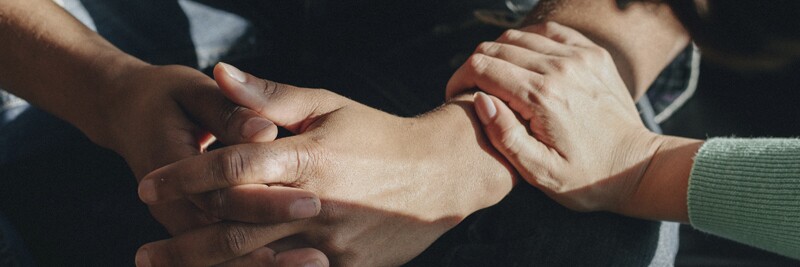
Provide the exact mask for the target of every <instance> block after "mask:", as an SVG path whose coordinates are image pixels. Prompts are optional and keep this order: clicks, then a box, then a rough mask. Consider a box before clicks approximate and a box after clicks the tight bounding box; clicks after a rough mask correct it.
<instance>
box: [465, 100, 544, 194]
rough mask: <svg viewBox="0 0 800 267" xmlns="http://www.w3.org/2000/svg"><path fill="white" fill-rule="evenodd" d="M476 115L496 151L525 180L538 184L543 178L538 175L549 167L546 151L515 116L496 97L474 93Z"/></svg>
mask: <svg viewBox="0 0 800 267" xmlns="http://www.w3.org/2000/svg"><path fill="white" fill-rule="evenodd" d="M475 112H476V113H477V114H478V119H479V120H480V121H481V123H482V124H483V126H484V130H485V132H486V136H487V137H488V138H489V141H490V142H491V143H492V145H493V146H494V147H495V149H497V151H498V152H500V154H503V156H504V157H505V158H506V159H508V161H509V162H511V164H512V165H514V168H515V169H517V171H519V172H520V174H521V175H522V176H523V177H524V178H525V180H527V181H528V182H529V183H532V184H534V185H537V184H539V181H538V180H537V178H538V177H542V175H541V174H540V172H541V171H543V170H548V169H547V168H545V167H549V164H547V163H548V159H549V157H551V156H550V155H549V153H550V150H549V148H548V147H547V146H546V145H544V144H543V143H542V142H540V141H539V140H537V139H536V138H534V137H532V136H530V134H529V133H528V130H527V128H526V126H525V125H524V124H523V123H522V122H520V121H519V119H517V117H516V116H514V112H512V111H511V109H509V108H508V106H506V104H505V103H503V101H501V100H500V99H497V98H496V97H491V96H488V95H486V94H484V93H480V92H478V93H476V94H475Z"/></svg>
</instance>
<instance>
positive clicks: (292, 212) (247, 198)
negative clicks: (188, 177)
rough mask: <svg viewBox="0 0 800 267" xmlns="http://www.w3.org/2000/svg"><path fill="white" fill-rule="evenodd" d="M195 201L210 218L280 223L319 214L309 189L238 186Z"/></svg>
mask: <svg viewBox="0 0 800 267" xmlns="http://www.w3.org/2000/svg"><path fill="white" fill-rule="evenodd" d="M195 204H197V205H198V207H200V208H201V209H203V210H205V211H206V212H207V213H209V214H210V215H211V216H213V217H214V218H219V219H223V220H230V221H237V222H248V223H283V222H289V221H293V220H298V219H305V218H310V217H314V216H316V215H317V214H319V211H320V207H321V204H320V200H319V198H317V196H316V195H314V194H313V193H311V192H308V191H305V190H301V189H296V188H290V187H281V186H267V185H241V186H235V187H231V188H226V189H222V190H217V191H213V192H209V193H205V194H202V195H200V196H199V197H197V198H196V202H195Z"/></svg>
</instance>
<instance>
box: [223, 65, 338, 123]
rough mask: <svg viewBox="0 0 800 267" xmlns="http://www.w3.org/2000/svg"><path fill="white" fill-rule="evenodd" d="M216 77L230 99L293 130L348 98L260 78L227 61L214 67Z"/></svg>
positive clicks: (336, 106)
mask: <svg viewBox="0 0 800 267" xmlns="http://www.w3.org/2000/svg"><path fill="white" fill-rule="evenodd" d="M214 77H215V79H216V80H217V84H219V87H220V88H221V89H222V92H223V93H224V94H225V95H226V96H227V97H228V98H229V99H230V100H232V101H233V102H235V103H237V104H239V105H242V106H245V107H247V108H250V109H253V110H256V111H258V113H260V114H261V115H263V116H264V117H266V118H268V119H270V120H271V121H273V122H275V123H276V124H278V125H279V126H281V127H285V128H286V129H288V130H289V131H292V132H293V133H301V132H303V131H304V130H305V127H306V126H308V125H309V124H311V123H312V122H313V119H314V118H315V117H318V116H319V115H321V114H326V113H329V112H331V111H334V110H336V109H339V108H341V107H342V106H343V105H345V103H346V102H347V101H348V100H347V99H346V98H343V97H341V96H338V95H335V94H332V93H330V92H328V91H325V90H320V89H307V88H299V87H295V86H291V85H286V84H281V83H276V82H273V81H268V80H264V79H260V78H258V77H255V76H253V75H250V74H247V73H244V72H242V71H240V70H239V69H237V68H235V67H233V66H231V65H228V64H225V63H220V64H218V65H217V66H216V67H215V68H214Z"/></svg>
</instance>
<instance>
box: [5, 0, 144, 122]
mask: <svg viewBox="0 0 800 267" xmlns="http://www.w3.org/2000/svg"><path fill="white" fill-rule="evenodd" d="M0 36H2V37H3V38H0V49H2V51H3V53H0V62H3V64H2V65H0V77H2V80H0V86H2V87H3V88H4V89H6V90H8V91H9V92H11V93H13V94H15V95H17V96H19V97H21V98H23V99H26V100H28V101H29V102H31V103H33V104H34V105H36V106H39V107H41V108H43V109H45V110H47V111H48V112H50V113H52V114H55V115H56V116H58V117H61V118H62V119H64V120H66V121H68V122H70V123H72V124H74V125H76V126H77V127H78V128H80V129H81V130H83V131H84V132H86V133H88V134H89V136H90V137H97V138H99V135H100V134H97V132H99V129H94V128H95V126H96V125H92V123H91V121H101V120H104V118H100V116H103V115H104V112H97V111H98V110H107V109H108V107H107V106H105V105H112V104H113V103H112V101H113V100H114V99H108V98H107V97H105V96H104V94H103V93H104V91H106V90H113V89H114V88H116V86H114V85H115V84H114V83H115V80H117V79H119V78H118V77H119V76H121V75H123V74H125V72H126V71H130V69H132V68H143V67H144V66H146V65H147V64H145V63H144V62H142V61H139V60H137V59H136V58H134V57H132V56H129V55H127V54H125V53H123V52H122V51H119V50H118V49H117V48H115V47H114V46H113V45H111V44H110V43H108V42H107V41H105V40H104V39H103V38H102V37H100V36H99V35H97V34H96V33H94V32H92V31H91V30H89V29H88V28H86V27H84V26H83V24H81V23H80V22H79V21H77V20H76V19H74V18H73V17H72V16H71V15H69V14H68V13H67V12H66V11H64V10H63V9H62V8H61V7H59V6H58V5H56V4H55V3H53V1H50V0H9V1H2V2H0Z"/></svg>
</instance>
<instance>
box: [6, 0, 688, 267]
mask: <svg viewBox="0 0 800 267" xmlns="http://www.w3.org/2000/svg"><path fill="white" fill-rule="evenodd" d="M67 2H69V1H67ZM83 2H85V3H94V2H92V1H83ZM162 2H163V1H162ZM166 2H170V1H166ZM180 2H181V3H182V4H180V6H181V7H182V8H186V2H188V1H180ZM105 3H106V4H108V3H113V2H109V1H106V2H105ZM94 4H97V3H94ZM172 4H175V5H172ZM172 4H169V3H167V4H165V5H171V7H172V8H175V7H176V6H179V5H178V4H177V2H174V3H172ZM190 6H191V4H190ZM101 7H102V6H101ZM139 7H147V5H146V3H144V4H143V5H142V6H139ZM128 8H131V7H128ZM194 8H199V10H200V11H202V10H203V7H202V6H199V7H198V6H195V7H194ZM190 9H191V7H190ZM83 10H84V11H88V12H87V14H88V15H90V16H92V17H98V18H106V19H112V18H115V17H114V16H113V14H102V15H103V16H98V15H96V14H92V12H101V11H102V12H113V10H114V9H108V8H97V7H96V6H95V7H89V8H86V9H83ZM127 11H130V10H127ZM173 11H174V12H180V11H181V10H180V9H175V10H173ZM195 11H196V12H199V11H198V10H195ZM201 13H202V12H201ZM160 15H165V14H160ZM167 15H170V16H174V15H176V14H167ZM177 15H182V14H177ZM195 19H196V17H192V15H190V16H189V17H188V18H187V17H183V18H181V17H180V16H177V20H178V21H179V23H186V24H185V25H184V26H187V25H188V26H190V27H183V26H181V27H174V28H172V29H174V30H175V31H180V30H181V29H183V30H188V28H192V27H191V26H192V25H193V24H192V23H197V21H195ZM228 19H229V21H230V22H231V23H232V24H231V27H241V25H239V24H236V23H238V22H241V20H237V19H236V18H233V17H228ZM102 21H107V20H96V21H94V22H95V23H102ZM181 21H182V22H181ZM112 22H114V23H109V24H110V25H111V26H114V25H116V27H128V26H130V25H127V24H124V23H120V21H113V20H112ZM115 23H116V24H115ZM176 25H178V24H176ZM237 25H238V26H237ZM96 26H99V27H97V29H98V31H99V32H100V33H101V34H104V35H106V37H107V38H109V39H110V40H112V41H115V40H116V41H115V42H126V40H132V39H133V38H135V37H136V36H122V37H114V36H109V35H111V34H114V33H120V32H122V33H131V31H127V32H126V31H118V30H116V29H114V28H113V27H111V28H104V27H106V26H109V25H102V24H101V25H96ZM194 27H197V25H194ZM248 27H249V26H248ZM218 30H219V29H218ZM133 33H142V32H136V31H133ZM144 33H146V34H165V32H161V33H152V32H150V33H147V32H144ZM243 33H245V32H243ZM250 33H252V32H250ZM261 33H262V34H263V35H262V36H269V33H268V32H266V33H265V32H261ZM198 34H199V33H196V32H192V34H186V33H183V34H182V35H180V34H179V35H175V36H172V38H179V37H180V38H184V39H186V38H189V39H191V40H188V42H186V41H187V40H178V41H176V42H177V43H183V44H187V46H186V47H178V48H177V49H178V50H181V51H183V50H185V49H188V50H186V51H190V52H197V53H198V54H196V55H195V56H196V57H195V58H191V57H186V56H180V57H172V58H166V57H163V58H159V57H158V55H151V54H147V53H148V51H154V50H158V49H161V48H158V47H150V46H147V47H143V46H142V45H141V43H139V44H137V43H132V44H131V43H127V44H121V43H116V44H117V45H118V46H120V47H122V48H123V49H126V50H129V52H132V53H133V54H134V55H137V56H140V57H143V58H150V59H151V60H152V61H155V62H158V63H161V64H167V63H184V64H188V65H192V66H195V67H197V66H201V67H207V65H208V62H213V61H215V60H219V59H224V58H226V57H225V56H227V57H228V58H234V59H245V58H246V60H242V61H241V63H242V65H243V69H246V70H248V71H252V72H254V73H255V74H258V75H262V77H266V78H274V79H278V80H281V79H284V80H283V81H285V82H293V81H297V82H303V81H304V79H303V77H304V76H315V77H314V79H313V80H314V81H316V83H318V84H317V86H323V87H324V86H326V85H327V84H337V85H342V84H344V85H350V86H353V87H352V88H351V87H347V86H345V87H341V86H337V87H338V88H348V89H346V90H341V89H340V90H334V91H337V92H339V93H341V94H343V95H345V96H347V95H358V96H359V97H358V98H357V99H356V100H360V101H362V102H367V103H369V104H372V105H378V108H382V109H383V110H386V111H388V112H395V113H400V114H402V113H403V111H402V110H400V109H401V108H400V107H398V106H397V105H389V104H386V103H397V102H396V101H391V100H387V99H385V98H386V97H385V95H380V94H372V95H369V94H364V92H365V91H369V88H358V85H359V84H362V87H363V84H372V83H370V82H364V83H362V81H341V79H342V77H351V76H352V75H351V76H347V75H346V73H336V72H335V71H334V72H332V73H328V75H325V77H319V76H318V74H319V73H314V72H302V71H299V70H301V69H303V67H304V64H303V63H302V61H298V63H297V64H296V65H295V66H286V65H284V66H282V67H281V70H280V71H278V70H276V68H275V67H270V66H269V65H272V64H274V62H271V61H270V60H272V59H275V58H274V57H272V56H270V55H275V54H281V52H283V51H271V52H270V51H265V50H259V48H254V46H252V45H251V46H246V45H245V46H240V48H242V47H245V48H243V49H241V51H246V53H239V54H237V53H235V51H234V52H231V53H227V54H226V53H224V52H219V51H222V50H214V49H209V50H204V48H205V46H203V44H197V43H196V41H197V40H203V37H202V36H198ZM245 35H246V34H245ZM245 35H243V36H239V37H241V38H235V39H237V40H239V41H241V40H253V39H248V38H251V37H246V36H245ZM181 36H182V37H181ZM153 38H155V39H153ZM252 38H257V37H252ZM150 39H153V40H156V39H157V37H153V36H151V37H150ZM212 43H213V42H212ZM248 43H249V42H248ZM247 47H250V48H247ZM262 47H263V46H262ZM165 49H166V48H165ZM170 49H175V47H170ZM273 49H274V48H273ZM186 51H183V52H186ZM204 51H205V52H204ZM215 51H216V52H219V53H217V54H215V55H210V54H209V53H211V52H215ZM206 52H207V53H206ZM228 52H230V51H228ZM286 52H287V53H288V52H296V51H286ZM137 53H139V54H137ZM248 53H249V54H248ZM158 54H160V55H165V54H169V55H176V54H181V53H163V51H162V52H160V53H158ZM183 54H185V55H188V54H189V53H183ZM193 61H196V63H193ZM264 62H267V63H264ZM281 62H282V63H286V62H287V61H281ZM204 63H205V64H204ZM233 63H236V62H233ZM292 70H298V71H296V72H295V71H292ZM339 71H340V72H344V71H342V70H339ZM355 71H356V72H357V71H358V70H355ZM286 73H291V75H283V74H286ZM356 76H358V75H356ZM337 79H339V80H337ZM365 79H368V78H365ZM0 127H2V128H0V142H2V143H0V177H2V178H0V195H2V196H3V197H4V199H5V200H4V201H2V202H1V203H0V211H3V212H4V213H5V214H6V215H7V216H8V217H9V218H10V220H11V222H12V223H13V224H14V225H15V226H17V228H18V230H19V231H20V233H21V235H22V236H23V238H24V239H25V241H26V244H27V245H28V246H29V249H30V250H31V252H32V254H33V256H34V257H35V258H36V259H37V260H38V261H39V264H41V265H46V266H49V265H62V266H63V265H103V266H106V265H111V266H118V265H131V264H132V259H133V255H134V253H135V251H136V248H138V246H139V245H141V244H144V243H146V242H149V241H153V240H158V239H163V238H166V237H168V235H167V233H166V232H165V231H164V230H163V228H161V227H160V226H159V225H158V223H157V222H155V221H154V220H153V219H151V217H150V216H149V213H148V211H147V208H146V206H145V205H143V204H141V203H140V202H139V200H138V198H137V195H136V185H135V180H134V178H133V176H132V174H131V173H130V171H129V170H128V168H127V167H126V165H125V162H124V160H122V159H121V158H120V157H118V156H116V155H114V153H113V152H110V151H108V150H105V149H102V148H99V147H97V146H95V145H93V144H92V143H91V142H90V141H89V140H87V139H86V138H85V137H83V136H82V134H81V133H80V132H78V131H77V130H76V129H74V128H72V127H71V126H69V125H67V124H66V123H64V122H62V121H60V120H58V119H57V118H54V117H52V116H50V115H47V114H46V113H44V112H42V111H40V110H38V109H35V108H30V109H27V110H25V111H24V112H22V113H21V114H20V115H19V116H18V117H16V118H15V119H14V120H12V121H11V122H10V123H8V124H5V125H2V126H0ZM660 226H661V223H658V222H647V221H641V220H635V219H630V218H625V217H621V216H617V215H612V214H607V213H577V212H572V211H569V210H567V209H565V208H563V207H561V206H560V205H558V204H556V203H555V202H552V201H551V200H549V199H548V198H547V197H546V196H545V195H544V194H542V193H541V192H539V191H537V190H535V189H533V188H532V187H530V186H528V185H526V184H521V185H520V186H518V187H517V188H515V189H514V190H513V191H512V192H511V194H510V195H509V196H508V197H507V198H506V199H504V200H503V201H502V202H500V203H499V204H498V205H496V206H494V207H492V208H489V209H486V210H483V211H479V212H478V213H476V214H474V215H473V216H470V217H469V218H468V219H467V220H465V221H464V222H463V223H461V224H460V225H458V226H457V227H456V228H454V229H453V230H451V231H450V232H448V233H446V234H445V235H444V236H443V237H442V238H440V239H439V240H438V241H437V242H436V243H434V244H433V245H432V246H431V247H430V248H429V249H428V250H426V251H425V252H424V253H423V254H422V255H420V256H419V257H418V258H416V259H414V260H413V261H412V262H411V263H409V265H429V266H463V265H468V266H469V265H475V266H484V265H529V264H537V265H545V266H548V265H576V264H587V263H591V264H593V265H623V266H631V265H634V266H636V265H647V264H649V263H651V261H652V259H653V257H654V255H655V254H656V247H657V246H658V241H659V236H660ZM672 256H673V257H674V254H672ZM667 257H669V255H668V256H667Z"/></svg>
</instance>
